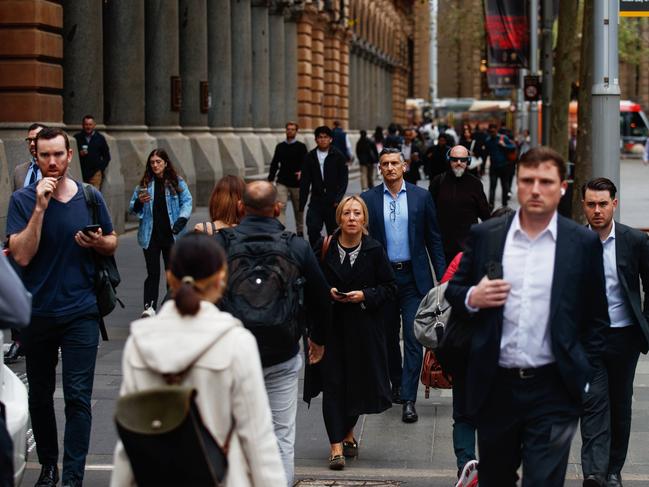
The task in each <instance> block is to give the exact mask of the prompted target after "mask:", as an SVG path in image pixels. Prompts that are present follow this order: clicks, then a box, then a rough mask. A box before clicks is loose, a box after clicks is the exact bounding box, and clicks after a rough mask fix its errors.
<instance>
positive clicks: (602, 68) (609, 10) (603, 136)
mask: <svg viewBox="0 0 649 487" xmlns="http://www.w3.org/2000/svg"><path fill="white" fill-rule="evenodd" d="M618 8H619V5H618V0H600V1H597V2H594V10H593V16H594V19H593V20H594V22H593V26H594V27H593V28H594V32H593V47H594V48H593V87H592V95H593V120H592V128H593V130H592V133H593V145H592V147H593V177H606V178H609V179H610V180H611V181H613V183H615V185H616V186H617V188H618V190H619V189H620V84H619V79H618V77H619V74H618V73H619V66H618V39H617V36H618V18H619V15H618V14H619V11H618ZM619 216H620V207H619V206H618V209H617V212H616V218H619Z"/></svg>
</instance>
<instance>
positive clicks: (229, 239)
mask: <svg viewBox="0 0 649 487" xmlns="http://www.w3.org/2000/svg"><path fill="white" fill-rule="evenodd" d="M219 233H220V234H221V235H223V250H225V251H226V253H227V251H228V248H230V245H231V244H232V243H233V242H234V241H235V240H236V239H237V234H236V233H235V232H234V228H222V229H221V231H220V232H219Z"/></svg>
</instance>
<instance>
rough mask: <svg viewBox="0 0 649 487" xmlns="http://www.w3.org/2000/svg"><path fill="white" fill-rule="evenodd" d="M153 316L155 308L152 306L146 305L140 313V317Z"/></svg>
mask: <svg viewBox="0 0 649 487" xmlns="http://www.w3.org/2000/svg"><path fill="white" fill-rule="evenodd" d="M154 316H155V309H154V308H153V306H150V305H148V304H147V305H146V306H145V307H144V311H142V315H140V318H152V317H154Z"/></svg>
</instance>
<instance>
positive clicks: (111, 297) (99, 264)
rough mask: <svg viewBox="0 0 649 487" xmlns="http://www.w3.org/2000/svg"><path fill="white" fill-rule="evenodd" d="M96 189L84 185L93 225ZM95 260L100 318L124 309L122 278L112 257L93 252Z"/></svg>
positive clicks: (96, 215) (96, 216)
mask: <svg viewBox="0 0 649 487" xmlns="http://www.w3.org/2000/svg"><path fill="white" fill-rule="evenodd" d="M95 191H96V190H95V189H94V188H93V187H92V186H91V185H89V184H86V183H83V195H84V197H85V199H86V204H87V205H88V208H90V213H91V218H92V223H93V224H99V210H98V208H99V202H98V201H97V196H96V194H95ZM93 259H94V261H95V295H96V296H97V308H99V314H100V316H102V317H103V316H106V315H108V314H110V313H111V312H112V311H113V310H114V309H115V306H116V304H117V303H119V304H120V306H121V307H122V308H123V307H124V303H122V301H121V300H120V299H119V298H118V297H117V293H116V291H115V288H117V286H119V283H120V282H121V277H120V275H119V270H118V269H117V262H115V257H114V256H112V255H101V254H99V253H97V252H94V251H93ZM101 325H102V337H103V338H104V340H107V339H108V337H107V335H106V330H105V327H104V326H103V320H102V321H101Z"/></svg>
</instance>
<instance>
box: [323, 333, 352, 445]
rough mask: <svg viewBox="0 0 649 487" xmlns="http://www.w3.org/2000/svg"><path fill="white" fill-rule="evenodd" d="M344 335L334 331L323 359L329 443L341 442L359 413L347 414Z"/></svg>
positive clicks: (324, 411) (326, 424)
mask: <svg viewBox="0 0 649 487" xmlns="http://www.w3.org/2000/svg"><path fill="white" fill-rule="evenodd" d="M342 340H343V337H342V335H341V334H339V333H335V332H332V333H331V334H330V335H329V337H328V338H327V353H326V354H325V357H324V358H323V361H322V416H323V418H324V423H325V427H326V429H327V436H328V437H329V443H340V442H342V441H343V440H344V439H345V436H346V435H347V433H348V432H349V431H350V430H351V429H352V428H353V427H354V426H356V423H357V421H358V415H349V414H347V404H346V401H345V390H346V383H347V381H346V377H345V375H346V374H345V371H346V366H345V354H344V344H343V343H342Z"/></svg>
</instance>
